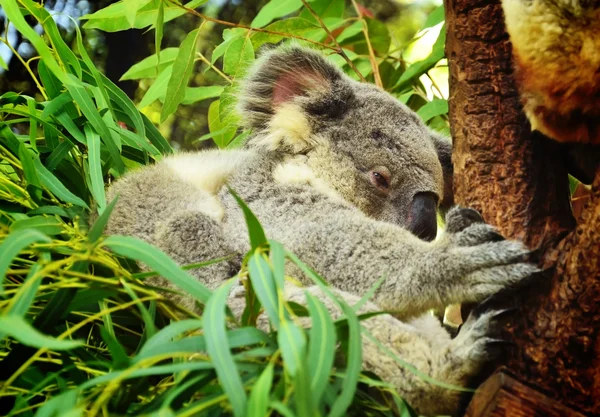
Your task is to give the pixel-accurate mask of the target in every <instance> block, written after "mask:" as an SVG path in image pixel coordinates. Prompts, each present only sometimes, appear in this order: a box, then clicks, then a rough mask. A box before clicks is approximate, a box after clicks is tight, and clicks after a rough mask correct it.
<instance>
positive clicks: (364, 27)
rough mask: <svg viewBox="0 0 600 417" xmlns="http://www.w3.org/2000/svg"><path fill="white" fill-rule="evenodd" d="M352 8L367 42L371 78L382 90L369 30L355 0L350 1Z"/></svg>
mask: <svg viewBox="0 0 600 417" xmlns="http://www.w3.org/2000/svg"><path fill="white" fill-rule="evenodd" d="M352 6H354V10H356V14H358V18H359V19H360V21H361V22H362V30H363V34H364V35H365V41H366V42H367V48H368V49H369V61H371V67H373V76H374V77H375V84H376V85H377V86H378V87H380V88H383V83H382V82H381V75H380V74H379V65H378V64H377V60H376V59H375V52H374V51H373V45H371V39H369V29H368V27H367V21H366V20H365V19H364V18H363V15H362V13H361V12H360V9H359V8H358V4H357V3H356V0H352Z"/></svg>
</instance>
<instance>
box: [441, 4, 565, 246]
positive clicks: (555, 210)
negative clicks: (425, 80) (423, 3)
mask: <svg viewBox="0 0 600 417" xmlns="http://www.w3.org/2000/svg"><path fill="white" fill-rule="evenodd" d="M503 22H504V21H503V15H502V8H501V6H500V2H499V1H486V0H448V1H447V2H446V25H447V33H448V35H447V38H446V39H447V41H446V55H447V56H448V63H449V66H450V100H449V101H450V125H451V128H452V137H453V141H454V154H453V163H454V173H455V180H454V193H455V196H456V199H457V202H458V203H459V204H462V205H465V206H469V207H473V208H475V209H477V210H479V211H480V212H481V213H482V215H483V217H484V219H485V220H486V221H487V222H489V223H491V224H494V225H496V226H498V227H499V228H500V230H501V232H502V233H504V234H505V235H506V236H510V237H512V238H517V239H521V240H524V241H525V242H526V243H527V244H528V245H529V246H530V247H539V246H540V245H542V244H544V245H545V244H547V243H551V242H552V241H554V240H555V239H556V237H557V236H560V235H561V234H564V233H565V232H566V231H568V230H570V229H571V228H572V227H573V219H572V216H571V214H570V206H569V200H568V177H567V174H566V169H565V167H564V163H563V156H564V155H563V153H562V152H560V151H559V150H558V147H557V146H555V145H554V144H553V143H551V142H549V141H548V140H546V139H545V138H542V137H541V136H540V135H538V134H536V133H531V128H530V126H529V123H528V122H527V120H526V118H525V116H524V115H523V113H522V111H521V106H520V103H519V96H518V93H517V89H516V86H515V83H514V78H513V75H512V65H511V47H510V43H509V41H508V36H507V34H506V32H505V30H504V23H503Z"/></svg>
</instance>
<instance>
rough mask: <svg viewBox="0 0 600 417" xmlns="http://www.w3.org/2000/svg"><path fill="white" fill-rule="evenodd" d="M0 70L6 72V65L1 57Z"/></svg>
mask: <svg viewBox="0 0 600 417" xmlns="http://www.w3.org/2000/svg"><path fill="white" fill-rule="evenodd" d="M0 68H2V69H4V70H5V71H8V65H6V61H5V60H4V58H2V56H1V55H0Z"/></svg>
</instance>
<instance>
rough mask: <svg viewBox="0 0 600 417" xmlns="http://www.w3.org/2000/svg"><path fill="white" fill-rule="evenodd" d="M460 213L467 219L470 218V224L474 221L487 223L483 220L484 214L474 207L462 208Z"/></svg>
mask: <svg viewBox="0 0 600 417" xmlns="http://www.w3.org/2000/svg"><path fill="white" fill-rule="evenodd" d="M460 214H461V215H462V217H464V218H465V219H467V220H470V224H473V223H485V220H483V216H482V215H481V213H479V212H478V211H477V210H475V209H472V208H468V207H467V208H462V209H460Z"/></svg>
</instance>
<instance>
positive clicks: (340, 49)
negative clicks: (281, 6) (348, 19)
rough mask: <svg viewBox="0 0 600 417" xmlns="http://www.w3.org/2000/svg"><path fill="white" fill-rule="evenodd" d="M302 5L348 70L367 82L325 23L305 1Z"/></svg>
mask: <svg viewBox="0 0 600 417" xmlns="http://www.w3.org/2000/svg"><path fill="white" fill-rule="evenodd" d="M302 4H303V5H304V7H306V10H308V11H309V12H310V14H311V15H312V16H313V17H314V18H315V19H316V20H317V22H319V24H320V25H321V27H322V28H323V30H324V31H325V33H327V36H329V38H330V39H331V41H332V42H333V43H334V44H335V47H336V49H337V50H336V52H337V53H338V54H340V55H341V56H342V58H344V60H346V62H347V63H348V65H350V68H352V70H353V71H354V72H355V73H356V75H358V76H359V78H360V80H361V81H362V82H367V80H366V79H365V77H363V75H362V74H361V73H360V71H359V70H358V68H356V65H354V62H352V60H351V59H350V58H349V57H348V55H346V52H344V49H343V48H342V47H341V46H340V44H339V43H338V41H337V39H335V36H333V34H332V33H331V31H330V30H329V29H328V28H327V25H326V24H325V22H323V19H321V17H320V16H319V15H318V14H317V13H316V12H315V10H314V9H313V8H312V7H311V5H310V4H308V2H307V1H306V0H302Z"/></svg>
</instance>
